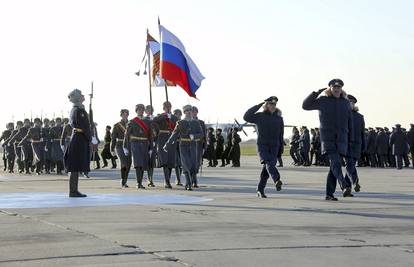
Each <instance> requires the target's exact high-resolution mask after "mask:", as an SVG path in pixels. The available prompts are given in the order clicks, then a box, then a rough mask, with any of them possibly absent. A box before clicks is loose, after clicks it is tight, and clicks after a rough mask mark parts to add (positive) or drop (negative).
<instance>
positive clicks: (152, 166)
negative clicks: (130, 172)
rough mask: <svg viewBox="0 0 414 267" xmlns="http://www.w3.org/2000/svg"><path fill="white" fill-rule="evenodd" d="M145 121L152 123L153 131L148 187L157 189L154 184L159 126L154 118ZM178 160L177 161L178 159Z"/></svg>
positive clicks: (150, 117) (148, 117)
mask: <svg viewBox="0 0 414 267" xmlns="http://www.w3.org/2000/svg"><path fill="white" fill-rule="evenodd" d="M145 119H146V120H147V121H148V122H150V124H151V127H150V129H151V131H152V134H151V136H152V140H151V142H152V144H151V145H152V148H153V149H152V152H151V155H149V162H148V171H147V173H148V184H147V185H148V186H149V187H155V184H154V169H155V168H156V167H157V138H158V133H159V129H158V125H157V124H156V123H154V118H153V117H152V116H146V117H145ZM176 160H177V159H176Z"/></svg>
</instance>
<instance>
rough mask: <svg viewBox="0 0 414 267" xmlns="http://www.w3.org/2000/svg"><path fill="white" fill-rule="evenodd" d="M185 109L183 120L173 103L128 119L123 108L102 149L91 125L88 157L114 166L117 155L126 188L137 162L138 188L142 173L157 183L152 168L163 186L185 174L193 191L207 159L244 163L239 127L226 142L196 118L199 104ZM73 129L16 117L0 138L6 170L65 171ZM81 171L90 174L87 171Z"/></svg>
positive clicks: (213, 163) (178, 181)
mask: <svg viewBox="0 0 414 267" xmlns="http://www.w3.org/2000/svg"><path fill="white" fill-rule="evenodd" d="M184 109H187V110H183V111H184V118H183V119H181V118H182V116H183V112H182V111H181V110H179V109H176V110H174V111H173V112H171V104H170V103H169V102H165V103H164V105H163V110H164V112H163V113H162V114H158V115H157V116H154V115H153V113H154V109H153V108H152V107H151V106H150V105H148V106H144V105H143V104H139V105H137V106H136V108H135V111H136V117H135V118H133V119H128V117H129V111H128V110H126V109H123V110H121V112H120V116H121V120H120V121H119V122H117V123H115V125H114V126H113V127H111V126H107V127H106V132H105V136H104V145H103V149H102V151H101V153H98V151H99V149H98V146H99V144H100V140H99V138H98V135H97V131H96V126H97V125H96V124H94V125H92V126H91V128H92V129H91V133H92V135H93V136H92V140H91V146H90V159H91V162H92V163H93V165H94V169H100V168H101V164H100V161H101V159H102V160H103V166H102V168H105V167H107V166H108V161H110V162H111V168H113V169H115V168H117V159H119V162H120V171H121V186H122V188H127V187H128V184H127V179H128V175H129V172H130V169H131V167H132V166H133V167H134V168H135V170H136V178H137V185H136V187H137V188H140V189H143V188H145V187H144V185H143V179H144V172H146V173H147V180H148V183H147V186H148V187H154V186H155V185H154V181H153V173H154V168H162V169H163V174H164V185H165V187H166V188H172V186H171V176H172V172H173V170H174V172H175V176H176V180H175V182H176V185H178V186H182V185H183V184H182V183H181V176H182V174H184V176H185V177H186V185H185V186H186V187H185V188H186V189H187V190H192V188H197V187H198V181H197V174H198V173H199V172H200V168H202V166H201V165H202V160H203V158H205V159H207V161H208V166H209V167H216V166H218V165H219V160H220V161H221V165H220V166H221V167H224V166H226V165H229V164H230V163H232V166H233V167H240V146H239V143H240V142H241V138H240V136H239V135H238V129H237V128H233V129H229V130H228V133H227V136H226V139H227V142H225V140H224V137H223V136H222V129H216V130H214V129H213V128H208V129H206V126H205V123H204V121H202V120H199V119H198V117H197V114H198V109H197V108H196V107H192V106H185V107H184ZM190 121H191V123H190V124H189V123H188V122H190ZM193 122H196V124H195V126H194V125H192V124H194V123H193ZM180 125H181V127H180ZM183 125H184V126H185V127H184V128H185V129H184V128H183ZM73 131H74V129H73V128H72V126H71V124H70V123H69V119H67V118H64V119H63V120H62V119H61V118H56V119H54V120H49V119H43V120H42V119H39V118H35V119H34V120H33V121H32V120H29V119H25V120H24V121H17V123H16V127H15V125H14V123H8V124H7V129H6V130H5V131H4V132H3V134H2V136H1V137H0V142H1V141H3V144H2V146H3V148H4V153H3V160H4V170H5V171H8V172H9V173H14V172H15V168H16V167H17V172H18V173H24V174H31V173H36V174H38V175H40V174H42V173H44V174H50V173H56V174H59V175H60V174H63V173H64V172H65V168H64V151H65V149H66V146H67V144H68V143H69V141H70V138H71V136H72V134H73ZM190 135H191V137H190ZM193 135H197V138H195V139H194V140H193V139H191V138H192V137H193ZM181 150H182V151H181ZM183 151H185V153H182V152H183ZM201 171H202V170H201ZM83 174H84V175H85V176H86V177H89V176H88V172H84V173H83Z"/></svg>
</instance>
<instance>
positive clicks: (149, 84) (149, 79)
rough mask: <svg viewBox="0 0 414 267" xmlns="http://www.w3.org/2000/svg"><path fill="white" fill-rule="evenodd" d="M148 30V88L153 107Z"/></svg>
mask: <svg viewBox="0 0 414 267" xmlns="http://www.w3.org/2000/svg"><path fill="white" fill-rule="evenodd" d="M148 34H149V32H148V29H147V56H148V87H149V96H150V105H151V108H153V106H152V89H151V76H152V75H151V53H150V46H149V42H148Z"/></svg>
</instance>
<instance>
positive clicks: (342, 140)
mask: <svg viewBox="0 0 414 267" xmlns="http://www.w3.org/2000/svg"><path fill="white" fill-rule="evenodd" d="M328 86H329V88H323V89H320V90H319V91H317V92H312V93H311V94H310V95H309V96H308V97H307V98H306V99H305V100H304V101H303V104H302V108H303V109H304V110H319V121H320V124H321V126H320V132H321V144H322V146H321V148H322V154H326V155H328V157H329V160H330V169H329V173H328V177H327V184H326V198H325V199H326V200H333V201H337V200H338V199H337V198H335V196H334V193H335V189H336V183H337V181H338V182H339V185H340V186H341V189H342V191H343V196H344V197H349V196H351V184H349V183H348V181H347V180H346V179H345V177H344V175H343V173H342V163H341V156H343V157H345V156H346V155H347V153H348V144H349V143H352V142H353V141H354V138H353V129H352V127H353V125H352V109H351V105H350V103H349V100H348V99H347V98H346V94H345V92H344V91H343V90H342V87H343V86H344V82H343V81H342V80H340V79H333V80H331V81H330V82H329V84H328ZM323 91H325V94H326V95H325V96H320V97H319V95H320V94H321V93H322V92H323Z"/></svg>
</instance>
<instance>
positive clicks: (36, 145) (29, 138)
mask: <svg viewBox="0 0 414 267" xmlns="http://www.w3.org/2000/svg"><path fill="white" fill-rule="evenodd" d="M41 125H42V121H41V120H40V119H39V118H35V119H34V126H33V127H31V128H30V129H29V130H28V132H27V134H26V136H25V137H23V139H22V140H21V141H20V145H24V144H25V143H31V146H32V151H33V152H32V155H33V164H34V165H35V166H36V174H37V175H40V174H41V172H42V166H43V160H44V152H45V143H44V142H43V137H42V126H41Z"/></svg>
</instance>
